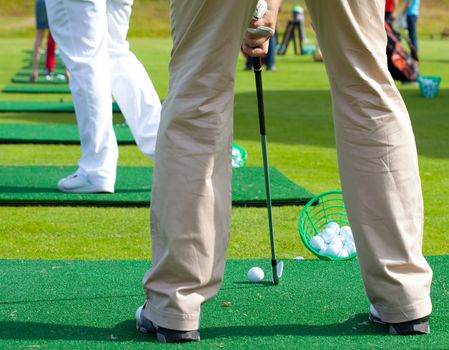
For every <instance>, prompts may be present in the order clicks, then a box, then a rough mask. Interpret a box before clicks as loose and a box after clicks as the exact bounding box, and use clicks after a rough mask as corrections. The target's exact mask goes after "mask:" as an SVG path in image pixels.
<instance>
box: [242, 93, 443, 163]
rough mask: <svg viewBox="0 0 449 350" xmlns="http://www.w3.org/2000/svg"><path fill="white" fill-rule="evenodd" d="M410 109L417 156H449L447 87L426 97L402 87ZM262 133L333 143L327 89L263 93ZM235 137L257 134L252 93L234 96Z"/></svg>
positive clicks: (282, 140) (282, 139) (273, 139)
mask: <svg viewBox="0 0 449 350" xmlns="http://www.w3.org/2000/svg"><path fill="white" fill-rule="evenodd" d="M401 94H402V96H403V97H404V100H405V103H406V105H407V108H408V110H409V113H410V118H411V120H412V125H413V129H414V132H415V136H416V141H417V144H418V152H419V154H420V155H423V156H428V157H434V158H449V138H448V137H447V130H449V118H448V116H447V114H448V111H449V90H448V89H440V91H439V96H438V97H437V98H433V99H426V98H424V97H422V96H421V93H420V91H419V87H418V86H414V87H408V88H407V89H404V90H401ZM264 99H265V114H266V124H267V137H268V141H269V142H270V143H279V144H286V145H312V146H318V147H326V148H334V147H335V137H334V129H333V121H332V105H331V97H330V92H329V91H327V90H316V91H304V90H300V91H270V90H267V91H265V92H264ZM235 138H236V139H241V140H250V141H255V142H258V141H259V139H260V135H259V129H258V119H257V102H256V96H255V93H242V94H237V95H236V96H235Z"/></svg>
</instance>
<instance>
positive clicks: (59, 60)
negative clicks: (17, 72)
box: [22, 54, 64, 64]
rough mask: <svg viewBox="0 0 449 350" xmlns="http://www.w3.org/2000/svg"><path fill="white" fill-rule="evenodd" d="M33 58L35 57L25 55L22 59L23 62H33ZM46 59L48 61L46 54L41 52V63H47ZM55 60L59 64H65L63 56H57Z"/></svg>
mask: <svg viewBox="0 0 449 350" xmlns="http://www.w3.org/2000/svg"><path fill="white" fill-rule="evenodd" d="M33 59H34V58H33V56H30V57H24V58H23V59H22V61H23V62H33ZM45 61H46V59H45V56H44V55H42V54H41V57H40V60H39V64H45ZM55 62H56V63H57V64H64V62H63V61H62V58H61V57H56V59H55Z"/></svg>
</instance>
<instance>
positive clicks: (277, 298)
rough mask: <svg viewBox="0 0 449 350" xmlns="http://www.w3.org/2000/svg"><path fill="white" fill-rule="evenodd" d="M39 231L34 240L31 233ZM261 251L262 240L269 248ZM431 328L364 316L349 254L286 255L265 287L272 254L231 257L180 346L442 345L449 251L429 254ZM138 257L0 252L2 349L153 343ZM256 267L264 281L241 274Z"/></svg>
mask: <svg viewBox="0 0 449 350" xmlns="http://www.w3.org/2000/svg"><path fill="white" fill-rule="evenodd" d="M36 239H38V238H36ZM267 251H268V247H267ZM428 261H429V263H430V265H431V266H432V268H433V271H434V280H433V285H432V292H431V293H432V301H433V307H434V309H433V313H432V317H431V334H430V335H426V336H409V337H401V336H391V335H388V334H387V333H386V328H385V327H384V326H381V325H377V324H371V323H370V322H368V320H367V311H368V307H369V302H368V300H367V299H366V297H365V293H364V289H363V286H362V282H361V278H360V274H359V270H358V265H357V262H356V261H347V262H325V261H318V260H302V261H300V260H299V261H298V260H286V261H284V263H285V268H284V275H283V277H282V279H281V281H280V284H279V285H278V286H272V285H271V283H270V282H269V279H270V263H269V260H268V259H266V260H230V261H228V262H227V266H226V272H225V278H224V282H223V285H222V288H221V290H220V292H219V294H218V295H217V296H216V297H215V298H214V299H212V300H211V301H210V302H208V303H206V304H205V305H204V306H203V310H202V320H201V337H202V340H201V342H200V343H191V344H178V345H172V346H170V348H179V349H181V348H182V349H213V348H223V349H345V350H349V349H373V348H375V349H395V350H397V349H448V348H449V327H447V325H448V322H449V296H448V292H447V283H448V278H447V276H448V275H449V257H448V256H433V257H429V258H428ZM149 266H150V263H149V262H144V261H60V260H58V261H52V260H47V261H45V260H0V278H1V280H2V281H4V283H2V288H0V300H1V301H0V348H1V349H19V348H20V349H25V348H26V349H31V348H33V349H37V348H39V349H40V348H43V349H71V350H72V349H82V350H84V349H131V350H132V349H153V348H163V347H166V346H164V345H161V344H157V343H156V340H155V338H154V336H151V335H146V334H141V333H139V332H137V331H136V329H135V327H134V312H135V309H136V308H137V307H138V306H139V305H140V304H141V303H142V302H143V300H144V293H143V290H142V287H141V279H142V276H143V274H144V272H145V271H146V270H147V269H148V267H149ZM252 266H261V267H262V268H263V269H264V270H265V273H266V277H265V281H266V282H264V283H258V284H251V283H248V282H247V280H246V272H247V271H248V269H249V268H250V267H252Z"/></svg>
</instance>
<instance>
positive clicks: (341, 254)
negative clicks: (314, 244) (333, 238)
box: [338, 248, 349, 258]
mask: <svg viewBox="0 0 449 350" xmlns="http://www.w3.org/2000/svg"><path fill="white" fill-rule="evenodd" d="M348 256H349V254H348V252H347V251H346V249H344V248H343V249H340V250H339V251H338V257H339V258H347V257H348Z"/></svg>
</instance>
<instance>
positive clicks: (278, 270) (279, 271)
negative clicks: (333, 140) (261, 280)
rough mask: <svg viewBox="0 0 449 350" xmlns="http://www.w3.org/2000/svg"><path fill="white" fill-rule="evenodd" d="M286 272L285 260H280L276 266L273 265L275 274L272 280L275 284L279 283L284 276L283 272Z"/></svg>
mask: <svg viewBox="0 0 449 350" xmlns="http://www.w3.org/2000/svg"><path fill="white" fill-rule="evenodd" d="M283 272H284V262H283V261H279V263H278V264H277V265H276V266H273V275H272V277H271V282H273V284H274V285H275V286H277V285H278V284H279V279H280V278H281V277H282V273H283Z"/></svg>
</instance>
